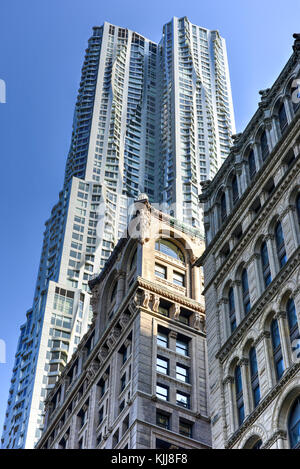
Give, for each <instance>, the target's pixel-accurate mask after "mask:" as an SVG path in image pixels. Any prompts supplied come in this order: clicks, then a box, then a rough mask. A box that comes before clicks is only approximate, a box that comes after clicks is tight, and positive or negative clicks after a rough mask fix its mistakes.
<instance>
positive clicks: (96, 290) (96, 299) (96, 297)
mask: <svg viewBox="0 0 300 469" xmlns="http://www.w3.org/2000/svg"><path fill="white" fill-rule="evenodd" d="M99 298H100V287H99V285H95V286H94V288H93V290H92V297H91V300H90V305H91V307H92V311H93V314H94V316H95V315H96V314H97V312H98V311H97V306H98V303H99Z"/></svg>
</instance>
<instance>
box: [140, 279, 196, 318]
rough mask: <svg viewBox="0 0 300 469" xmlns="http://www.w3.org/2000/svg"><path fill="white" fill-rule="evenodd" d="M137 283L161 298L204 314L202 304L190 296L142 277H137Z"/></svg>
mask: <svg viewBox="0 0 300 469" xmlns="http://www.w3.org/2000/svg"><path fill="white" fill-rule="evenodd" d="M137 283H138V285H139V286H140V287H141V288H143V289H147V290H149V291H150V292H151V293H156V294H157V295H159V296H161V297H162V298H167V299H169V300H171V301H173V302H174V303H178V304H180V305H183V306H186V307H187V308H189V309H192V310H195V311H199V312H200V313H203V314H205V308H204V305H201V304H200V303H198V302H197V301H195V300H193V299H191V298H188V297H186V296H184V295H180V294H178V293H175V292H172V291H170V290H168V289H167V288H164V287H163V286H160V285H158V284H157V283H154V282H151V281H150V280H146V279H144V278H142V277H137Z"/></svg>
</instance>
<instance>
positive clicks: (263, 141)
mask: <svg viewBox="0 0 300 469" xmlns="http://www.w3.org/2000/svg"><path fill="white" fill-rule="evenodd" d="M260 149H261V157H262V160H263V161H265V159H266V158H267V157H268V155H269V145H268V139H267V134H266V131H265V130H264V131H263V133H262V134H261V137H260Z"/></svg>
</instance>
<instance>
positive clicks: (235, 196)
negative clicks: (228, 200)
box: [231, 176, 239, 205]
mask: <svg viewBox="0 0 300 469" xmlns="http://www.w3.org/2000/svg"><path fill="white" fill-rule="evenodd" d="M231 190H232V203H233V205H235V204H236V203H237V201H238V200H239V189H238V182H237V177H236V176H233V178H232V181H231Z"/></svg>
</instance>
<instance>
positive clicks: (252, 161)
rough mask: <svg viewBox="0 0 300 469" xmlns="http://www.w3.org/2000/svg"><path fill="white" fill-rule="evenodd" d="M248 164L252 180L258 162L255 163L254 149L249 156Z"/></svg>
mask: <svg viewBox="0 0 300 469" xmlns="http://www.w3.org/2000/svg"><path fill="white" fill-rule="evenodd" d="M248 164H249V176H250V179H251V180H252V179H253V178H254V176H255V174H256V164H255V157H254V151H253V150H251V151H250V153H249V156H248Z"/></svg>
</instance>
